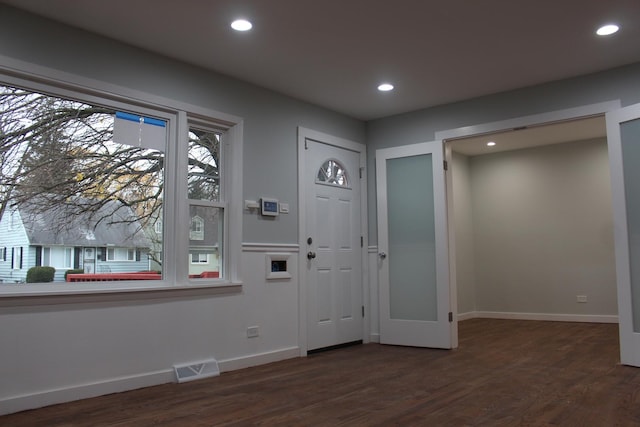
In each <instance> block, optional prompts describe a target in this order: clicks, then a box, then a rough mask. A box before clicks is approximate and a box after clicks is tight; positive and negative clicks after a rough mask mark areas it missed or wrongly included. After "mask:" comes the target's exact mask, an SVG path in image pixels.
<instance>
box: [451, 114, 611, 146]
mask: <svg viewBox="0 0 640 427" xmlns="http://www.w3.org/2000/svg"><path fill="white" fill-rule="evenodd" d="M606 136H607V128H606V122H605V118H604V115H601V116H597V117H589V118H585V119H578V120H569V121H563V122H558V123H551V124H542V125H538V126H528V127H526V128H522V129H518V130H506V131H504V132H496V133H491V134H486V135H477V136H472V137H468V138H460V139H456V140H452V141H448V142H447V144H448V145H449V146H450V147H451V150H452V151H455V152H457V153H460V154H464V155H466V156H479V155H482V154H494V153H499V152H501V151H511V150H519V149H523V148H533V147H537V146H542V145H551V144H562V143H565V142H575V141H585V140H590V139H595V138H606ZM489 141H492V142H495V145H494V146H491V147H490V146H487V142H489Z"/></svg>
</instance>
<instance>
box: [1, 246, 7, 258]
mask: <svg viewBox="0 0 640 427" xmlns="http://www.w3.org/2000/svg"><path fill="white" fill-rule="evenodd" d="M6 260H7V248H6V247H2V248H0V261H6Z"/></svg>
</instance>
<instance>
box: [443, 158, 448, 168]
mask: <svg viewBox="0 0 640 427" xmlns="http://www.w3.org/2000/svg"><path fill="white" fill-rule="evenodd" d="M443 162H444V170H449V162H447V161H446V160H443Z"/></svg>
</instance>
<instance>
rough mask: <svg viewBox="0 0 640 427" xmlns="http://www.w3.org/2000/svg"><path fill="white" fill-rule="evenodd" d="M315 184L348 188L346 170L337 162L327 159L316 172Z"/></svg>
mask: <svg viewBox="0 0 640 427" xmlns="http://www.w3.org/2000/svg"><path fill="white" fill-rule="evenodd" d="M316 182H317V183H321V184H329V185H335V186H338V187H349V178H348V176H347V171H346V169H345V168H344V166H342V164H341V163H340V162H339V161H337V160H333V159H329V160H327V161H325V162H324V163H323V164H322V166H321V167H320V170H319V171H318V175H317V178H316Z"/></svg>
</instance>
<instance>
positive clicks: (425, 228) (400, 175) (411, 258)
mask: <svg viewBox="0 0 640 427" xmlns="http://www.w3.org/2000/svg"><path fill="white" fill-rule="evenodd" d="M387 218H388V224H389V225H388V230H389V257H388V260H387V262H388V263H389V310H390V316H391V318H392V319H405V320H431V321H436V320H438V304H437V289H436V253H435V225H434V211H433V159H432V155H431V154H422V155H419V156H411V157H400V158H396V159H388V160H387Z"/></svg>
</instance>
